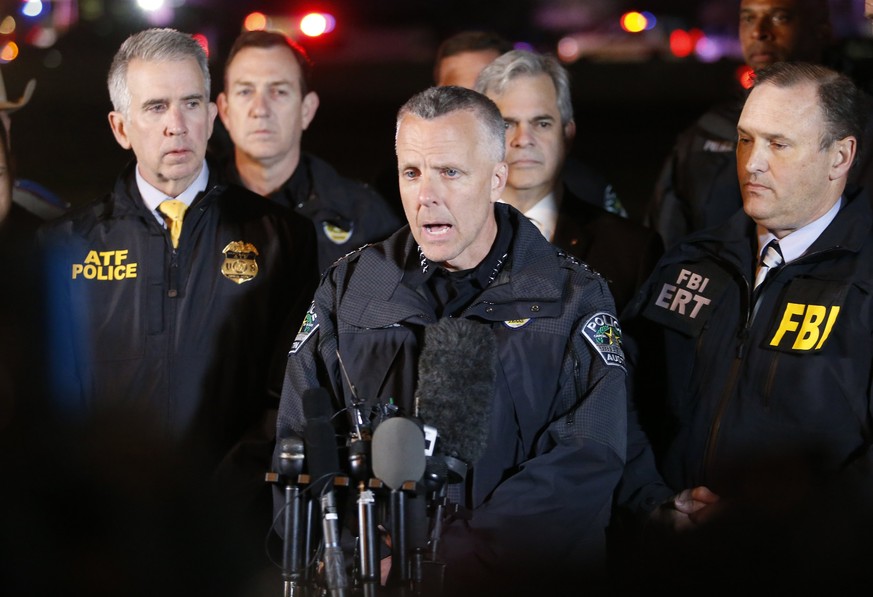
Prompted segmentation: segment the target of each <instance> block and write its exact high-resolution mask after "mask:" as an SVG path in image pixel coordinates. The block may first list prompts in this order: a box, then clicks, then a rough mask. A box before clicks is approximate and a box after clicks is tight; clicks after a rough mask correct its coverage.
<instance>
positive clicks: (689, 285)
mask: <svg viewBox="0 0 873 597" xmlns="http://www.w3.org/2000/svg"><path fill="white" fill-rule="evenodd" d="M727 275H728V274H727V273H726V272H725V271H724V270H722V269H721V268H719V267H718V266H715V265H713V264H708V263H690V264H689V263H681V264H678V265H673V266H670V267H667V268H664V269H663V270H662V271H661V272H660V273H659V274H658V280H657V281H656V282H655V283H654V284H653V285H652V294H651V296H649V299H648V304H647V305H646V306H645V308H644V309H643V314H644V315H645V316H646V317H647V318H649V319H651V320H652V321H655V322H657V323H660V324H662V325H664V326H667V327H668V328H671V329H674V330H676V331H678V332H682V333H683V334H687V335H688V336H692V337H693V336H696V335H698V334H699V333H700V330H702V329H703V325H704V324H705V323H706V321H707V320H708V319H709V317H710V315H711V314H712V310H713V309H714V308H715V305H716V304H717V302H718V299H719V298H720V297H721V295H722V293H723V292H724V291H725V289H726V288H727V285H728V280H727Z"/></svg>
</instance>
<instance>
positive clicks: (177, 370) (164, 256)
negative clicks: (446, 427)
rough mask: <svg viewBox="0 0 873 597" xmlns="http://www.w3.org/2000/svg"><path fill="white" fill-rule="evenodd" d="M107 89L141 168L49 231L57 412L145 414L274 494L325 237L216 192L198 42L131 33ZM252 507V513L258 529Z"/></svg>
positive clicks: (206, 458) (115, 128)
mask: <svg viewBox="0 0 873 597" xmlns="http://www.w3.org/2000/svg"><path fill="white" fill-rule="evenodd" d="M108 86H109V90H110V95H111V98H112V103H113V107H114V109H113V111H112V112H110V114H109V124H110V126H111V128H112V132H113V134H114V135H115V139H116V141H118V144H119V145H120V146H121V147H123V148H124V149H129V150H132V152H133V158H134V159H133V160H132V162H131V163H130V164H129V165H128V166H127V168H126V169H125V170H124V172H122V174H121V175H120V176H119V177H118V180H117V182H116V183H115V187H114V189H113V190H112V191H111V192H110V193H108V194H107V195H106V196H104V197H103V198H101V199H98V200H96V201H94V202H92V203H89V204H87V205H85V206H82V207H81V208H78V209H76V210H74V211H73V212H71V213H68V214H66V215H64V216H62V217H61V218H59V219H56V220H53V221H51V222H48V223H47V224H45V225H44V227H43V229H42V230H41V231H40V236H41V239H42V242H43V244H44V246H45V247H46V249H47V254H48V256H49V259H50V263H51V269H50V280H49V288H50V296H52V297H53V309H54V311H56V313H55V315H57V318H56V319H53V321H54V322H55V326H54V328H53V329H54V331H55V335H54V336H53V346H52V358H53V360H52V367H51V374H52V376H51V377H52V378H51V380H50V383H51V385H52V389H53V394H54V396H55V406H56V407H57V408H58V409H59V410H60V411H61V412H63V413H65V415H66V416H68V417H71V418H84V419H88V418H91V417H96V416H97V415H99V414H101V413H104V412H107V411H108V412H117V413H118V414H119V415H122V416H135V417H136V419H137V423H138V424H139V425H141V426H142V427H143V428H144V429H151V430H153V432H154V434H155V435H156V437H159V438H161V439H162V441H164V442H166V443H167V445H169V446H171V447H173V448H176V449H179V450H186V451H187V452H188V454H189V455H190V454H196V455H197V456H198V458H202V459H203V469H202V470H203V471H204V473H205V474H206V475H207V476H211V475H212V474H213V472H214V471H217V470H221V471H222V473H221V476H222V480H227V481H228V482H230V483H233V484H234V486H235V487H238V488H252V487H253V488H256V489H255V490H254V492H255V493H257V492H263V491H266V490H265V489H263V482H262V479H263V474H264V472H265V471H267V470H268V469H269V453H270V450H271V449H272V438H271V437H270V436H269V435H263V434H262V433H261V431H260V430H261V429H264V428H266V429H269V428H270V424H269V421H270V419H271V416H274V413H275V408H276V403H277V400H278V392H279V387H278V386H279V384H280V380H281V369H277V368H276V367H277V364H278V363H281V362H282V361H283V359H284V355H285V353H286V352H287V350H288V348H289V347H290V343H291V339H292V336H293V329H294V327H296V323H297V322H298V321H299V320H300V318H302V316H303V314H304V312H305V310H306V305H307V304H308V303H309V300H310V298H311V293H312V291H313V288H314V285H315V283H316V280H317V276H318V272H317V269H316V265H315V264H316V253H315V240H314V238H313V233H312V229H311V226H310V224H309V222H308V221H307V220H305V219H303V218H299V217H296V216H295V217H294V218H291V217H289V216H288V215H287V214H286V213H285V212H284V211H283V210H282V209H281V208H279V207H278V206H275V205H273V204H271V203H269V202H267V201H264V200H263V199H262V198H260V197H258V196H257V195H255V194H253V193H251V192H249V191H246V190H245V189H242V188H240V187H236V186H229V185H224V184H219V183H217V182H216V178H215V174H216V169H215V167H214V165H211V164H208V163H207V162H206V160H205V154H206V144H207V140H208V139H209V136H210V135H211V133H212V125H213V120H214V118H215V115H216V107H215V105H214V104H213V103H212V102H210V100H209V93H210V90H209V70H208V67H207V62H206V55H205V53H204V51H203V48H202V47H201V46H200V44H199V43H197V42H196V41H195V40H194V39H193V38H192V37H191V36H190V35H188V34H185V33H181V32H179V31H176V30H172V29H149V30H146V31H142V32H139V33H136V34H134V35H131V36H130V37H129V38H127V40H126V41H125V42H124V43H123V44H122V46H121V48H120V49H119V51H118V53H117V54H116V56H115V59H114V60H113V62H112V66H111V68H110V72H109V77H108ZM277 372H278V375H277ZM271 412H272V413H273V414H272V415H271ZM264 421H267V423H266V424H265V422H264ZM249 434H251V435H249ZM244 438H245V440H244ZM259 442H260V446H261V447H260V449H261V453H260V458H261V459H260V460H259V459H258V457H257V456H254V454H256V453H257V451H256V450H255V449H254V447H255V446H257V445H259ZM240 445H245V448H244V449H243V450H240V451H237V450H235V447H237V448H238V447H239V446H240ZM246 458H250V459H251V460H249V461H247V460H246ZM223 460H224V462H225V465H226V466H222V467H219V463H221V462H222V461H223ZM267 494H269V491H267ZM216 497H219V496H216ZM247 506H248V504H246V505H245V506H243V507H242V508H240V509H238V511H239V513H240V517H241V519H242V520H245V521H249V518H252V520H254V519H255V518H256V516H257V512H256V511H252V510H249V511H246V510H245V508H246V507H247ZM268 528H269V520H267V521H265V522H264V523H263V524H262V526H261V528H258V529H257V531H256V532H257V534H258V536H259V538H262V537H263V533H265V532H266V530H267V529H268ZM258 544H259V545H260V541H258Z"/></svg>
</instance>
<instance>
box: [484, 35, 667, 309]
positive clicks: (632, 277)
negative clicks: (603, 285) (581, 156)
mask: <svg viewBox="0 0 873 597" xmlns="http://www.w3.org/2000/svg"><path fill="white" fill-rule="evenodd" d="M476 90H477V91H479V92H481V93H484V94H485V95H487V96H488V97H489V98H491V99H492V100H493V101H494V103H496V104H497V107H498V108H499V109H500V113H501V114H502V115H503V119H504V121H505V122H506V161H507V162H508V164H509V177H508V180H507V184H506V190H505V191H504V193H503V200H504V201H505V202H507V203H509V204H511V205H512V206H514V207H515V208H517V209H518V210H520V211H521V212H522V213H524V214H525V215H526V216H527V217H528V218H530V219H531V220H532V221H533V222H534V223H535V224H536V225H537V226H538V227H539V228H540V232H542V233H543V236H545V237H546V238H547V239H548V240H550V241H551V242H552V243H554V244H555V245H557V246H558V247H559V248H561V249H563V250H564V251H566V252H567V253H569V254H571V255H573V256H574V257H576V258H577V259H580V260H581V261H584V262H585V263H587V264H588V265H589V266H590V267H591V268H592V269H594V270H595V271H597V272H599V273H600V274H602V275H603V276H604V277H605V278H606V279H607V281H608V283H609V289H610V291H611V292H612V295H613V297H614V298H615V303H616V309H617V310H618V313H619V314H620V313H621V310H622V308H623V307H624V305H626V304H627V302H628V301H629V300H630V299H631V298H632V297H633V294H634V292H635V291H636V289H637V288H638V287H639V286H640V285H641V284H642V283H643V281H644V280H645V279H646V277H647V276H648V274H649V273H650V272H651V270H652V267H653V266H654V264H655V263H656V262H657V260H658V258H659V257H660V256H661V254H662V253H663V243H662V242H661V239H660V238H659V237H658V235H657V233H655V232H653V231H652V230H649V229H648V228H645V227H644V226H642V224H638V223H636V222H633V221H631V220H629V219H627V218H622V217H620V216H617V215H615V214H613V213H610V212H608V211H606V210H605V209H603V208H601V207H599V206H597V205H594V204H593V203H592V202H591V201H586V200H584V199H583V198H581V197H578V196H576V195H574V194H572V193H571V192H570V191H569V190H568V188H567V186H566V185H565V184H564V181H563V178H562V176H561V171H562V167H563V165H564V160H565V159H566V157H567V152H568V149H569V146H570V143H571V142H572V140H573V138H574V137H575V134H576V123H575V121H574V120H573V105H572V100H571V98H570V83H569V75H568V74H567V71H566V70H565V69H564V67H563V66H561V64H560V63H559V62H558V60H557V59H556V58H555V57H554V56H550V55H547V54H539V53H535V52H530V51H527V50H512V51H510V52H506V53H505V54H503V55H501V56H500V57H499V58H497V59H495V60H494V61H493V62H491V64H489V65H488V66H487V67H485V68H484V69H483V70H482V72H481V73H480V74H479V78H478V79H477V81H476Z"/></svg>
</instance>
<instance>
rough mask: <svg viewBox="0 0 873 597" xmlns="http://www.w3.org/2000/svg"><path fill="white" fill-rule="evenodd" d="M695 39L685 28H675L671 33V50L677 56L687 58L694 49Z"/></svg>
mask: <svg viewBox="0 0 873 597" xmlns="http://www.w3.org/2000/svg"><path fill="white" fill-rule="evenodd" d="M694 43H695V40H694V39H692V37H691V35H690V34H689V33H688V32H687V31H685V30H683V29H675V30H673V31H672V32H671V33H670V51H671V52H673V55H674V56H676V57H677V58H685V57H687V56H690V55H691V52H693V51H694Z"/></svg>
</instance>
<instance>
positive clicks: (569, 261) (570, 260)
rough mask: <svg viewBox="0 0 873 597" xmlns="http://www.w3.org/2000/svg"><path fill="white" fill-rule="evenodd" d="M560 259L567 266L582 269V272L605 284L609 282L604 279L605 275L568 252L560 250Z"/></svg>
mask: <svg viewBox="0 0 873 597" xmlns="http://www.w3.org/2000/svg"><path fill="white" fill-rule="evenodd" d="M558 257H559V258H561V259H563V260H564V262H565V265H570V266H572V267H574V268H577V269H581V270H582V271H584V272H587V273H588V274H590V275H592V276H594V277H596V278H600V279H602V280H603V281H604V282H606V281H607V280H606V278H604V277H603V274H601V273H600V272H599V271H597V270H596V269H594V268H592V267H591V266H590V265H589V264H588V263H587V262H585V261H582V260H581V259H579V258H578V257H575V256H573V255H570V254H569V253H567V252H566V251H561V250H558Z"/></svg>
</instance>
